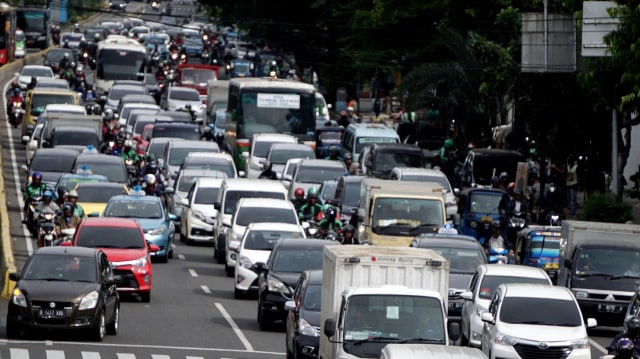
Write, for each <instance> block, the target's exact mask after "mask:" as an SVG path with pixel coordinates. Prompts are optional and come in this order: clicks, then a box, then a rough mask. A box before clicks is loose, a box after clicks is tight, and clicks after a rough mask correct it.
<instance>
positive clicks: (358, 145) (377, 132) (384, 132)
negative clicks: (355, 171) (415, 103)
mask: <svg viewBox="0 0 640 359" xmlns="http://www.w3.org/2000/svg"><path fill="white" fill-rule="evenodd" d="M374 143H400V136H398V133H397V132H396V131H395V130H394V129H393V128H391V127H389V126H386V125H384V124H378V123H352V124H350V125H349V126H347V128H346V130H345V131H344V135H343V136H342V144H341V145H342V146H341V147H342V148H341V149H340V155H341V157H342V158H344V155H346V154H347V153H350V154H351V156H352V157H353V161H354V162H358V157H359V156H360V151H361V150H362V149H363V148H364V147H366V146H370V145H372V144H374Z"/></svg>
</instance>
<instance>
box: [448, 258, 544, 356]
mask: <svg viewBox="0 0 640 359" xmlns="http://www.w3.org/2000/svg"><path fill="white" fill-rule="evenodd" d="M502 283H532V284H547V285H549V286H551V285H553V284H552V283H551V279H550V278H549V276H548V275H547V273H546V272H545V271H544V270H542V269H540V268H535V267H526V266H521V265H515V264H481V265H479V266H478V267H477V268H476V271H475V273H474V274H473V277H471V281H470V282H469V286H468V288H467V290H466V291H465V292H462V293H461V294H460V297H461V298H462V299H464V304H463V305H462V314H461V320H460V326H461V330H460V332H461V333H460V334H461V338H460V340H461V344H462V345H469V346H473V347H480V344H481V339H482V328H483V327H484V322H483V321H482V319H481V318H480V316H481V314H482V313H483V312H484V311H486V310H487V308H488V307H489V304H490V303H491V298H492V297H493V293H494V291H495V289H496V288H497V287H498V286H499V285H500V284H502Z"/></svg>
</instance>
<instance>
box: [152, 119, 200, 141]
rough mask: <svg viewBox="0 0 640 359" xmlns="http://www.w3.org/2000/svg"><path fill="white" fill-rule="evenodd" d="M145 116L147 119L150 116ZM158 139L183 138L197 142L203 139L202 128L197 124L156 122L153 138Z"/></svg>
mask: <svg viewBox="0 0 640 359" xmlns="http://www.w3.org/2000/svg"><path fill="white" fill-rule="evenodd" d="M143 116H144V117H146V116H149V115H143ZM151 116H155V115H151ZM158 137H171V138H181V139H183V140H196V141H197V140H201V139H202V130H201V129H200V126H198V125H197V124H195V123H183V122H176V121H172V122H164V121H162V122H160V121H156V122H155V123H154V125H153V131H152V132H151V138H154V139H155V138H158Z"/></svg>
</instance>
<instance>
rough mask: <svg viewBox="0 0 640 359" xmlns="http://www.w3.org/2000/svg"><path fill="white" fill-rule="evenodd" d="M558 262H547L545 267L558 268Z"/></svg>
mask: <svg viewBox="0 0 640 359" xmlns="http://www.w3.org/2000/svg"><path fill="white" fill-rule="evenodd" d="M558 267H559V266H558V263H545V265H544V269H558Z"/></svg>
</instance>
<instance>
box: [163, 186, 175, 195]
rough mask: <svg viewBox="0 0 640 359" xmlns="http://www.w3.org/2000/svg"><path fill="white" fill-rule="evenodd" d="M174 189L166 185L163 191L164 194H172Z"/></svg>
mask: <svg viewBox="0 0 640 359" xmlns="http://www.w3.org/2000/svg"><path fill="white" fill-rule="evenodd" d="M175 192H176V190H175V189H174V188H173V187H167V188H165V189H164V193H166V194H174V193H175Z"/></svg>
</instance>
